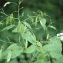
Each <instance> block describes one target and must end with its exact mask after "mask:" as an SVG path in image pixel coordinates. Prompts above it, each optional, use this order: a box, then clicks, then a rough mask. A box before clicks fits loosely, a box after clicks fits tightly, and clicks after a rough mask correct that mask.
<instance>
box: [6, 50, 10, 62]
mask: <svg viewBox="0 0 63 63" xmlns="http://www.w3.org/2000/svg"><path fill="white" fill-rule="evenodd" d="M10 59H11V51H9V52H8V56H7V62H9V61H10Z"/></svg>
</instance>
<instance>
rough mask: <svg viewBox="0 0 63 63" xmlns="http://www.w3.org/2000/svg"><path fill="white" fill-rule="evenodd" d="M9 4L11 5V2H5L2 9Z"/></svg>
mask: <svg viewBox="0 0 63 63" xmlns="http://www.w3.org/2000/svg"><path fill="white" fill-rule="evenodd" d="M10 3H11V2H6V3H5V4H4V6H3V7H6V6H7V5H8V4H10Z"/></svg>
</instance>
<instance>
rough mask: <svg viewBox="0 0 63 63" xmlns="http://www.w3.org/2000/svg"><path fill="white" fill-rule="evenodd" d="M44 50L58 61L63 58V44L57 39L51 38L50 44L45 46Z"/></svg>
mask: <svg viewBox="0 0 63 63" xmlns="http://www.w3.org/2000/svg"><path fill="white" fill-rule="evenodd" d="M43 48H44V50H46V51H47V52H49V53H50V55H51V57H52V58H55V59H58V58H59V57H61V56H62V54H61V51H62V44H61V42H60V40H59V38H57V37H53V38H51V39H50V42H49V44H47V45H44V46H43Z"/></svg>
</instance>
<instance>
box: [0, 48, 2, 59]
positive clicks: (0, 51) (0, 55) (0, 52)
mask: <svg viewBox="0 0 63 63" xmlns="http://www.w3.org/2000/svg"><path fill="white" fill-rule="evenodd" d="M1 58H2V49H1V50H0V60H1Z"/></svg>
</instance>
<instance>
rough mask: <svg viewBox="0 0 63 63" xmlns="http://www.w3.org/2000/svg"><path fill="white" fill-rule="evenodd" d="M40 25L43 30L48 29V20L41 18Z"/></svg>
mask: <svg viewBox="0 0 63 63" xmlns="http://www.w3.org/2000/svg"><path fill="white" fill-rule="evenodd" d="M40 24H41V26H42V27H43V29H44V30H45V28H46V19H45V18H41V19H40Z"/></svg>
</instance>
